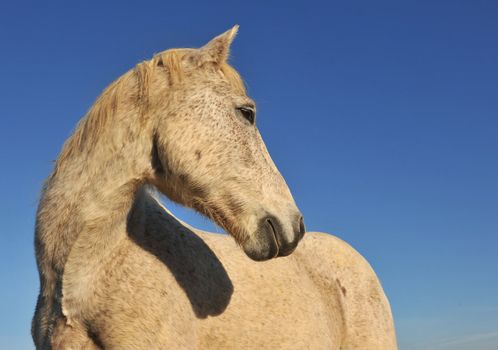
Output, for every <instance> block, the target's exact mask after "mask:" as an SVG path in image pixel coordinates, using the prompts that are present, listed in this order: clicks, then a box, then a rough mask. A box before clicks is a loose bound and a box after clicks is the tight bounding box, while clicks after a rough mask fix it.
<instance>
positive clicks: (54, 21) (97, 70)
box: [0, 0, 498, 350]
mask: <svg viewBox="0 0 498 350" xmlns="http://www.w3.org/2000/svg"><path fill="white" fill-rule="evenodd" d="M236 23H238V24H240V25H241V28H240V31H239V36H238V37H237V40H236V41H235V42H234V44H233V47H232V63H233V65H234V66H235V67H236V68H237V69H239V71H240V72H241V74H242V75H243V77H244V79H245V80H246V82H247V84H248V87H249V93H250V95H251V96H252V97H254V99H255V100H256V101H257V102H258V123H259V127H260V130H261V133H262V135H263V137H264V139H265V141H266V144H267V146H268V148H269V151H270V153H271V155H272V157H273V159H274V161H275V162H276V164H277V166H278V167H279V168H280V170H281V172H282V174H283V175H284V177H285V178H286V180H287V182H288V184H289V186H290V188H291V189H292V191H293V194H294V197H295V199H296V202H297V203H298V205H299V207H300V208H301V210H302V212H303V213H304V216H305V220H306V224H307V228H308V229H309V230H318V231H325V232H329V233H332V234H335V235H337V236H339V237H341V238H342V239H344V240H346V241H347V242H349V243H350V244H352V245H353V246H354V247H355V248H356V249H357V250H359V251H360V252H361V253H362V254H363V255H364V256H365V257H366V258H367V259H368V260H369V262H370V263H371V264H372V266H373V267H374V269H375V271H376V272H377V274H378V275H379V277H380V279H381V281H382V283H383V286H384V288H385V291H386V293H387V295H388V297H389V299H390V301H391V305H392V309H393V312H394V317H395V322H396V327H397V333H398V338H399V345H400V348H401V349H408V350H416V349H420V350H421V349H424V350H430V349H438V350H446V349H452V350H453V349H456V350H458V349H473V350H484V349H498V2H496V1H480V0H472V1H470V0H469V1H455V0H453V1H404V2H400V1H392V2H382V1H342V2H336V1H327V2H325V1H324V2H315V1H302V2H293V1H282V2H278V1H260V2H257V1H256V2H255V1H234V0H232V1H226V2H214V1H202V2H201V1H199V2H194V1H180V0H178V1H137V2H131V1H116V2H110V1H106V2H104V1H79V2H72V3H71V4H70V2H68V1H37V2H34V1H33V2H29V1H22V0H19V1H3V2H1V4H0V101H1V112H0V117H1V124H0V164H1V166H0V186H1V189H0V191H1V196H0V220H1V223H0V278H1V283H0V348H1V349H30V348H32V347H33V345H32V343H31V337H30V334H29V329H30V321H31V317H32V312H33V310H34V305H35V300H36V295H37V293H38V277H37V272H36V267H35V261H34V254H33V225H34V217H35V209H36V205H37V200H38V194H39V190H40V187H41V184H42V181H43V179H44V178H45V177H46V176H47V175H48V173H49V172H50V170H51V167H52V160H53V159H55V158H56V157H57V154H58V152H59V150H60V147H61V145H62V143H63V141H64V140H65V139H66V138H67V137H68V136H69V135H70V133H71V130H73V128H74V126H75V124H76V122H77V121H78V120H79V119H80V118H81V117H82V116H83V115H84V114H85V111H86V110H87V109H88V108H89V107H90V106H91V104H92V103H93V101H94V100H95V98H96V97H97V96H98V95H99V94H100V92H101V91H102V90H103V89H104V87H105V86H106V85H108V84H109V83H110V82H111V81H113V80H114V79H116V78H117V77H118V76H119V75H121V74H123V73H124V72H125V71H126V70H128V69H130V68H131V67H132V66H133V65H134V64H136V63H137V62H139V61H141V60H144V59H148V58H150V57H151V56H152V55H153V54H154V53H156V52H159V51H162V50H163V49H166V48H171V47H179V46H181V47H185V46H187V47H188V46H190V47H197V46H201V45H202V44H204V43H205V42H207V41H208V40H209V39H210V38H211V37H213V36H214V35H217V34H219V33H221V32H223V31H225V30H227V29H228V28H230V27H231V26H232V25H234V24H236ZM172 209H173V212H174V213H176V214H177V215H179V216H180V217H181V218H183V219H184V220H186V221H188V222H190V223H191V224H193V225H194V226H198V227H201V228H208V229H212V225H211V224H210V223H209V222H208V221H207V220H205V219H203V218H201V217H199V216H198V215H196V214H194V213H192V212H190V211H187V210H184V209H182V208H179V207H178V206H174V207H173V208H172Z"/></svg>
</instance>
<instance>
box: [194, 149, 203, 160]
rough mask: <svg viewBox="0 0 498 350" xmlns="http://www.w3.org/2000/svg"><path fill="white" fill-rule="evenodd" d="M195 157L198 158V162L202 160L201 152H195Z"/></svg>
mask: <svg viewBox="0 0 498 350" xmlns="http://www.w3.org/2000/svg"><path fill="white" fill-rule="evenodd" d="M195 157H196V158H197V160H200V159H201V157H202V153H201V151H199V150H197V151H195Z"/></svg>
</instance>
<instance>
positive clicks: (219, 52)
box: [201, 25, 239, 64]
mask: <svg viewBox="0 0 498 350" xmlns="http://www.w3.org/2000/svg"><path fill="white" fill-rule="evenodd" d="M238 30H239V26H238V25H235V26H233V28H232V29H229V30H227V31H226V32H225V33H223V34H221V35H218V36H217V37H216V38H214V39H212V40H211V41H210V42H208V43H207V44H206V45H204V46H203V47H202V48H201V51H202V53H203V55H206V56H207V57H206V58H207V59H208V60H210V61H213V62H215V63H218V64H221V63H223V62H225V61H226V60H227V58H228V54H229V53H230V44H231V43H232V41H233V39H234V38H235V36H236V35H237V31H238Z"/></svg>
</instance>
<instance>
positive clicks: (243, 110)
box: [237, 107, 256, 125]
mask: <svg viewBox="0 0 498 350" xmlns="http://www.w3.org/2000/svg"><path fill="white" fill-rule="evenodd" d="M237 111H238V112H239V113H240V114H241V115H242V117H244V119H246V120H247V121H248V122H249V123H251V125H252V124H254V121H255V119H256V117H255V113H254V109H252V108H251V107H238V108H237Z"/></svg>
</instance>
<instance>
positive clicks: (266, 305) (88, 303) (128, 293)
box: [32, 27, 396, 350]
mask: <svg viewBox="0 0 498 350" xmlns="http://www.w3.org/2000/svg"><path fill="white" fill-rule="evenodd" d="M236 31H237V27H234V28H232V29H231V30H229V31H227V32H226V33H224V34H222V35H220V36H218V37H216V38H214V39H213V40H211V41H210V42H209V43H208V44H207V45H205V46H204V47H202V48H200V49H174V50H168V51H165V52H162V53H160V54H158V55H156V56H155V57H154V58H153V59H152V60H150V61H146V62H143V63H140V64H139V65H137V67H135V68H134V69H133V70H131V71H129V72H127V73H126V74H124V75H123V76H122V77H120V78H119V79H118V80H117V81H116V82H114V83H113V84H112V85H111V86H110V87H108V88H107V89H106V91H105V92H104V93H103V94H102V95H101V96H100V97H99V99H98V100H97V102H96V103H95V104H94V106H93V107H92V108H91V110H90V111H89V112H88V114H87V115H86V117H85V118H84V119H83V120H82V121H81V122H80V123H79V125H78V127H77V129H76V131H75V132H74V134H73V135H72V136H71V137H70V138H69V139H68V141H67V142H66V143H65V145H64V147H63V149H62V151H61V154H60V156H59V158H58V160H57V162H56V164H55V168H54V171H53V172H52V174H51V175H50V177H49V178H48V180H47V181H46V184H45V187H44V189H43V195H42V198H41V200H40V205H39V209H38V213H37V223H36V233H35V235H36V255H37V262H38V268H39V272H40V280H41V291H40V295H39V298H38V304H37V308H36V312H35V316H34V319H33V327H32V334H33V339H34V341H35V344H36V346H37V348H39V349H51V348H54V349H103V348H105V349H383V350H386V349H395V348H396V338H395V332H394V326H393V322H392V316H391V311H390V308H389V303H388V301H387V299H386V297H385V295H384V292H383V290H382V287H381V285H380V283H379V281H378V279H377V277H376V275H375V273H374V272H373V271H372V269H371V268H370V266H369V265H368V263H367V262H366V261H365V260H364V259H363V258H362V257H361V256H360V255H359V254H358V253H357V252H356V251H355V250H353V249H352V248H351V247H349V246H348V245H347V244H346V243H344V242H342V241H341V240H339V239H337V238H335V237H333V236H330V235H327V234H320V233H306V234H305V235H304V224H303V219H302V216H301V214H300V212H299V210H298V209H297V207H296V205H295V203H294V200H293V198H292V195H291V193H290V191H289V189H288V187H287V185H286V183H285V181H284V179H283V178H282V176H281V175H280V173H279V172H278V170H277V168H276V167H275V165H274V164H273V162H272V160H271V158H270V156H269V154H268V152H267V150H266V148H265V145H264V143H263V141H262V140H261V137H260V134H259V132H258V130H257V128H256V126H255V113H256V107H255V104H254V102H253V101H252V100H251V99H250V98H249V97H247V95H246V93H245V88H244V85H243V83H242V81H241V79H240V77H239V75H238V74H237V72H236V71H235V70H234V69H233V68H232V67H231V66H229V65H228V64H227V63H226V60H227V56H228V52H229V46H230V43H231V42H232V40H233V38H234V36H235V34H236ZM154 188H155V189H157V190H159V191H161V192H162V193H163V194H165V195H166V196H168V197H169V198H170V199H172V200H174V201H176V202H178V203H181V204H183V205H186V206H189V207H191V208H194V209H196V210H197V211H199V212H201V213H203V214H205V215H207V216H208V217H210V218H211V219H212V220H214V221H215V222H216V223H217V224H218V225H220V226H222V227H223V228H224V229H225V230H226V231H227V232H228V233H229V234H230V235H231V236H232V237H233V238H234V239H231V238H230V237H228V236H225V235H213V234H209V233H205V232H202V231H199V230H196V229H194V228H191V227H190V226H188V225H187V224H185V223H183V222H181V221H179V220H178V219H176V218H175V217H174V216H173V215H171V213H169V212H168V211H167V210H166V209H165V208H163V207H162V206H161V205H160V204H159V202H158V201H157V200H156V199H155V198H154V196H153V189H154ZM303 235H304V239H302V241H301V243H300V244H299V247H298V249H297V250H296V251H295V252H294V253H293V254H291V253H292V252H293V251H294V249H295V248H296V246H297V245H298V242H299V241H300V240H301V238H303ZM238 246H240V247H241V248H242V249H240V248H239V247H238ZM244 252H245V254H244ZM290 254H291V255H290ZM285 256H287V257H285ZM248 257H249V258H251V259H252V260H251V259H249V258H248ZM277 257H278V258H277ZM274 258H276V259H274ZM254 260H256V261H254Z"/></svg>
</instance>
